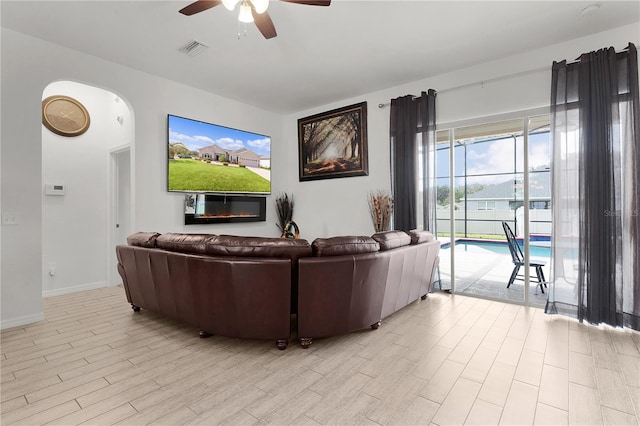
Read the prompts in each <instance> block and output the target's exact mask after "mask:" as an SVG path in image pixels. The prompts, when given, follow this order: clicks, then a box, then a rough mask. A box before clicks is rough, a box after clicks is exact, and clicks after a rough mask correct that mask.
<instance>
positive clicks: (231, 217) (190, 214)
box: [184, 194, 267, 225]
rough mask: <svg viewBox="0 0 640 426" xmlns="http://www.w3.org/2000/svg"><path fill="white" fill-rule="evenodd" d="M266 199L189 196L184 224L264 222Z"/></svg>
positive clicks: (211, 195) (186, 201)
mask: <svg viewBox="0 0 640 426" xmlns="http://www.w3.org/2000/svg"><path fill="white" fill-rule="evenodd" d="M266 216H267V199H266V197H251V196H242V195H213V194H187V195H185V197H184V224H185V225H198V224H207V223H235V222H264V221H265V220H266Z"/></svg>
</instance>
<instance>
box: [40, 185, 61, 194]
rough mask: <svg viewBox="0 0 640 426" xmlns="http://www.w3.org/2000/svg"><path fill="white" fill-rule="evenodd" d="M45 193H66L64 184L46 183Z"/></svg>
mask: <svg viewBox="0 0 640 426" xmlns="http://www.w3.org/2000/svg"><path fill="white" fill-rule="evenodd" d="M44 193H45V194H46V195H64V185H59V184H58V185H56V184H52V183H45V184H44Z"/></svg>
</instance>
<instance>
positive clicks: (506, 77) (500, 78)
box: [378, 66, 551, 108]
mask: <svg viewBox="0 0 640 426" xmlns="http://www.w3.org/2000/svg"><path fill="white" fill-rule="evenodd" d="M550 69H551V67H550V66H544V67H539V68H534V69H532V70H527V71H521V72H517V73H514V74H507V75H502V76H500V77H494V78H489V79H486V80H481V81H476V82H473V83H467V84H462V85H460V86H454V87H449V88H448V89H442V90H437V91H436V93H446V92H452V91H454V90H458V89H463V88H465V87H471V86H476V85H481V86H484V84H485V83H491V82H494V81H499V80H507V79H510V78H514V77H520V76H523V75H527V74H533V73H536V72H540V71H545V70H550ZM419 98H420V97H419V96H414V97H413V98H412V99H413V100H416V99H419ZM389 105H391V102H385V103H383V104H378V108H384V107H386V106H389Z"/></svg>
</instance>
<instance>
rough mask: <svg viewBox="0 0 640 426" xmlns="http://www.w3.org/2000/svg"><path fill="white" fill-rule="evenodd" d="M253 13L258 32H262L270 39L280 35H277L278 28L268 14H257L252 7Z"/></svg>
mask: <svg viewBox="0 0 640 426" xmlns="http://www.w3.org/2000/svg"><path fill="white" fill-rule="evenodd" d="M251 13H252V14H253V21H254V23H255V24H256V27H258V30H260V32H261V33H262V35H263V36H264V38H266V39H270V38H274V37H275V36H277V35H278V33H276V27H275V26H274V25H273V21H272V20H271V17H270V16H269V14H268V13H267V12H262V13H257V12H256V10H255V8H254V7H253V5H251Z"/></svg>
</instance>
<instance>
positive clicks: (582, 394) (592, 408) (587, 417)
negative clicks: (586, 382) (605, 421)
mask: <svg viewBox="0 0 640 426" xmlns="http://www.w3.org/2000/svg"><path fill="white" fill-rule="evenodd" d="M568 411H569V424H570V425H601V424H602V410H601V408H600V398H599V396H598V391H597V390H596V389H593V388H590V387H587V386H582V385H578V384H576V383H569V410H568Z"/></svg>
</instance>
